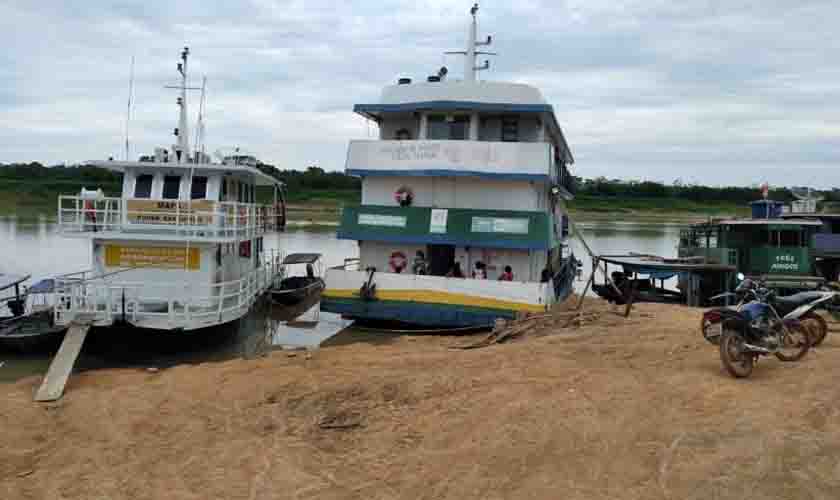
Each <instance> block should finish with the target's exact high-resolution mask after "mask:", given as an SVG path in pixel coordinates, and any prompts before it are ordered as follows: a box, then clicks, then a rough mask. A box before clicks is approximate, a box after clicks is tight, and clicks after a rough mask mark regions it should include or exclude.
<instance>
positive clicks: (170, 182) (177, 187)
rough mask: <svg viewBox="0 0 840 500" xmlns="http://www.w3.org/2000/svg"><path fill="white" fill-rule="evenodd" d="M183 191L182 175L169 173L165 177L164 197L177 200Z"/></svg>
mask: <svg viewBox="0 0 840 500" xmlns="http://www.w3.org/2000/svg"><path fill="white" fill-rule="evenodd" d="M180 192H181V176H180V175H167V176H165V177H164V178H163V199H164V200H177V199H178V195H179V194H180Z"/></svg>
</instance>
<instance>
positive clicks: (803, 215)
mask: <svg viewBox="0 0 840 500" xmlns="http://www.w3.org/2000/svg"><path fill="white" fill-rule="evenodd" d="M809 202H810V203H809ZM790 208H791V209H790V210H788V211H786V212H785V213H783V214H782V218H784V219H785V220H791V221H799V220H818V221H820V222H822V225H821V226H820V227H819V228H817V229H816V230H815V231H814V233H813V234H812V235H811V256H812V259H813V266H814V269H815V270H816V271H817V272H818V273H819V274H820V275H821V276H823V277H824V278H825V279H826V280H828V281H836V280H837V279H838V275H840V213H838V212H837V211H836V210H834V211H830V207H829V211H825V210H826V207H823V210H822V211H817V204H816V200H813V201H812V200H797V201H795V202H794V203H793V204H792V205H791V207H790Z"/></svg>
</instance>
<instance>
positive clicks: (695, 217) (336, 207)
mask: <svg viewBox="0 0 840 500" xmlns="http://www.w3.org/2000/svg"><path fill="white" fill-rule="evenodd" d="M62 192H63V191H57V192H54V193H50V195H49V196H47V195H32V194H30V193H27V192H18V191H13V190H8V189H6V186H0V216H17V217H19V218H24V219H32V218H38V217H42V216H45V217H47V218H48V219H55V217H56V204H57V200H58V196H59V194H60V193H62ZM321 195H322V193H319V192H318V191H311V192H306V193H297V195H296V196H294V197H293V198H292V201H290V203H289V204H288V217H289V222H290V223H292V224H293V225H296V226H307V225H324V226H334V225H336V224H338V221H339V217H340V214H341V208H342V207H343V206H345V205H355V204H358V201H357V200H355V199H353V197H351V196H347V195H343V193H342V196H339V197H336V196H335V193H334V192H330V193H328V194H327V196H326V197H324V196H321ZM330 196H331V197H330ZM294 198H299V199H300V200H301V201H295V199H294ZM569 212H570V214H571V216H572V218H573V219H574V220H575V221H579V222H606V221H611V222H648V223H668V222H671V223H691V222H697V221H702V220H706V219H707V218H709V217H720V216H737V215H747V210H746V209H745V208H744V207H737V206H736V205H734V204H709V205H703V204H699V203H693V202H685V201H679V200H661V199H660V200H645V199H638V198H635V199H627V198H617V197H616V198H604V199H593V198H587V197H583V198H580V199H578V200H574V201H572V202H571V203H570V204H569Z"/></svg>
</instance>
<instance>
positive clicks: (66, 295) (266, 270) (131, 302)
mask: <svg viewBox="0 0 840 500" xmlns="http://www.w3.org/2000/svg"><path fill="white" fill-rule="evenodd" d="M278 271H279V269H278V267H277V266H276V261H275V260H274V259H269V260H267V261H266V262H265V263H264V265H262V266H261V267H259V268H257V269H254V270H252V271H250V272H248V273H247V274H246V275H245V276H243V277H242V278H240V279H237V280H230V281H225V282H221V283H215V284H208V285H197V284H194V283H184V282H173V283H169V282H137V281H120V280H119V273H112V274H111V275H108V276H98V277H94V278H84V277H78V276H77V277H69V278H68V277H59V278H56V287H55V291H56V300H55V303H56V306H55V320H56V323H57V324H69V323H70V322H72V321H73V319H74V318H76V317H77V316H78V315H80V314H83V315H87V316H92V317H93V318H94V320H93V321H94V324H97V325H104V326H107V325H111V324H113V323H114V322H116V321H120V320H124V321H127V322H129V323H131V324H134V325H137V326H143V327H147V328H161V329H176V328H183V329H194V328H200V327H203V326H212V325H214V324H219V323H225V322H227V321H232V320H234V319H237V318H239V317H241V316H242V315H244V314H245V313H246V312H247V311H248V310H249V309H250V307H251V306H252V305H253V303H254V301H255V300H256V299H257V298H258V297H259V296H260V295H261V294H262V293H263V292H265V291H266V290H267V289H268V288H269V287H270V286H271V285H272V283H273V280H274V276H275V275H276V274H277V272H278Z"/></svg>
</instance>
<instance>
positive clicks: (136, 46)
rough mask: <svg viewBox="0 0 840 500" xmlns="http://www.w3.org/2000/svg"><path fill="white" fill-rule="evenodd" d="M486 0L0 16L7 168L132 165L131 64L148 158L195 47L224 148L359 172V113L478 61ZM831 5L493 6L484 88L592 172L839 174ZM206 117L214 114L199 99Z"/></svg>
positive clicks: (9, 7) (72, 7)
mask: <svg viewBox="0 0 840 500" xmlns="http://www.w3.org/2000/svg"><path fill="white" fill-rule="evenodd" d="M470 5H471V2H466V1H465V2H451V1H446V2H444V1H434V0H426V1H417V2H399V1H396V0H384V1H381V2H374V3H370V2H360V1H357V2H353V3H349V2H344V3H336V2H326V1H305V2H304V1H272V0H253V1H250V2H239V3H234V2H228V3H222V4H220V5H208V2H198V1H193V0H189V1H181V2H160V1H159V0H149V1H146V2H107V3H105V2H93V1H92V2H75V3H68V2H57V1H45V2H14V3H9V2H6V3H2V4H0V19H3V25H4V30H3V31H4V33H6V34H7V38H6V40H5V43H6V47H5V50H4V53H3V54H0V161H2V162H11V161H22V160H32V159H38V160H41V161H46V162H60V161H71V162H72V161H80V160H85V159H94V158H104V157H107V156H111V155H113V156H118V157H119V156H121V151H122V147H121V145H122V141H123V128H124V117H125V106H126V102H125V101H126V92H127V80H128V69H129V68H128V67H129V59H130V57H131V56H132V55H134V56H136V58H137V66H136V83H135V86H136V101H135V102H136V105H135V108H134V117H135V118H134V120H133V122H132V124H131V137H132V142H133V144H134V153H135V154H139V153H141V152H146V151H150V150H151V149H152V148H153V147H155V146H158V145H165V144H169V143H171V142H172V137H171V136H170V133H171V129H172V127H173V126H174V124H175V119H176V115H177V110H176V108H175V106H174V99H175V95H174V94H173V93H172V92H171V91H168V90H165V89H163V85H164V84H167V83H172V82H174V81H176V76H177V74H176V73H175V71H174V65H175V63H176V62H177V56H178V51H179V50H180V48H181V47H182V46H183V45H185V44H187V45H189V46H190V47H191V48H192V52H193V58H192V59H191V62H192V71H191V73H192V77H193V79H192V83H193V84H195V85H197V84H199V83H200V77H201V75H205V74H206V75H207V77H208V79H209V83H208V88H209V94H208V110H207V121H208V137H207V140H208V143H209V145H210V148H211V149H215V148H221V147H230V146H240V147H243V148H245V149H247V150H250V151H253V152H254V153H256V154H257V155H258V156H259V157H260V158H262V159H263V160H264V161H267V162H271V163H274V164H277V165H279V166H281V167H285V168H302V167H304V166H306V165H308V164H312V163H315V164H318V165H321V166H322V167H324V168H327V169H341V168H342V167H343V161H344V157H345V147H346V143H347V141H348V140H349V139H353V138H364V137H367V136H368V134H369V133H374V132H373V131H372V130H370V126H369V125H368V124H367V123H366V122H365V121H364V120H362V119H361V118H359V117H357V116H355V115H353V114H352V112H351V109H352V106H353V104H354V103H359V102H373V101H375V100H376V99H377V98H378V96H379V92H380V90H381V87H382V86H384V85H386V84H389V83H391V82H393V81H394V80H395V79H396V77H398V76H401V75H406V76H413V77H415V78H421V77H422V76H423V75H426V74H429V73H430V72H432V71H433V70H434V69H436V68H437V67H439V66H440V65H441V64H447V65H448V66H450V68H451V69H452V70H453V71H452V72H453V74H454V76H458V75H457V73H459V72H460V67H461V61H459V60H457V59H456V58H454V57H452V56H448V57H444V56H443V55H441V53H442V52H443V51H445V50H451V49H457V48H459V47H461V46H462V45H463V44H464V38H465V35H466V23H467V21H468V17H467V10H468V9H469V6H470ZM838 16H840V4H837V3H836V2H831V1H801V2H796V3H795V4H793V3H791V2H787V1H780V0H775V1H772V0H771V1H762V2H755V1H746V0H743V1H727V2H714V1H712V2H710V1H703V0H693V1H692V0H689V1H686V2H672V1H664V0H638V1H636V0H624V1H616V0H609V1H607V0H565V1H559V2H558V1H552V2H548V1H538V0H522V1H519V2H516V3H507V2H506V3H502V2H484V3H483V4H482V11H481V18H480V19H481V31H482V32H483V33H492V34H493V35H494V37H495V39H496V43H495V44H494V45H495V46H494V48H495V49H496V50H498V51H499V52H500V53H501V56H500V57H499V58H497V59H496V60H494V61H493V70H491V71H490V72H489V73H484V74H483V75H482V76H483V77H487V78H491V79H498V80H512V81H520V82H524V83H530V84H534V85H537V86H539V87H540V88H541V89H542V91H543V93H544V94H545V96H546V97H547V99H548V100H549V101H550V102H551V103H552V104H553V105H554V106H555V110H556V112H557V114H558V118H559V120H560V122H561V124H562V126H563V127H564V130H565V132H566V134H567V137H568V139H569V142H570V143H571V145H572V148H573V151H574V152H575V156H576V159H577V162H578V163H577V165H576V166H575V171H576V173H577V174H579V175H584V176H594V175H607V176H609V177H623V178H647V179H656V180H665V181H671V180H674V179H676V178H682V179H683V180H691V181H696V182H705V183H712V184H722V183H738V184H744V183H758V182H761V181H763V180H769V181H770V182H773V183H777V184H788V183H797V184H801V183H813V184H814V185H817V186H822V187H830V186H831V185H836V184H838V182H840V173H838V169H837V168H836V165H837V164H838V160H840V139H838V138H840V118H838V117H839V116H840V113H838V112H840V109H838V108H840V85H838V84H837V82H838V81H840V69H835V68H834V67H833V66H832V64H831V63H832V62H833V60H834V59H836V58H832V55H834V54H836V53H838V49H840V37H838V36H837V35H836V34H835V27H834V26H833V23H834V22H836V19H838ZM193 97H194V98H193V100H192V109H191V112H192V113H193V114H194V112H195V111H196V109H197V106H196V105H197V103H198V101H197V99H196V97H197V96H193Z"/></svg>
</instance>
